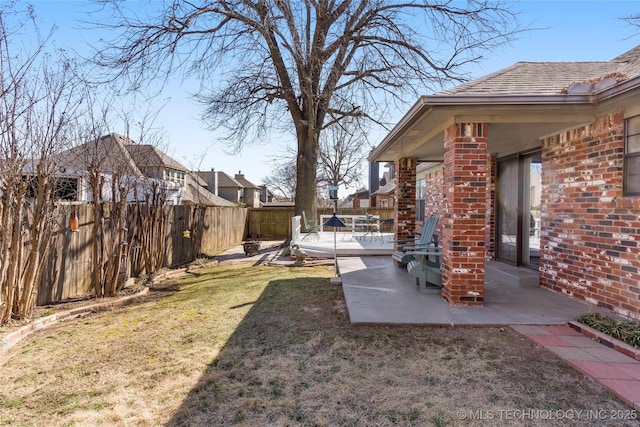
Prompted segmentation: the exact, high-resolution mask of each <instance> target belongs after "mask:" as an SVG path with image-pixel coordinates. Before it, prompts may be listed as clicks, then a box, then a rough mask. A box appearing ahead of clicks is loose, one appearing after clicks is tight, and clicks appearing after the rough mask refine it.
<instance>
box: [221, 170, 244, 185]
mask: <svg viewBox="0 0 640 427" xmlns="http://www.w3.org/2000/svg"><path fill="white" fill-rule="evenodd" d="M220 187H226V188H245V186H244V185H242V184H241V183H240V182H238V181H237V180H235V179H234V178H231V177H230V176H229V175H227V174H226V173H224V172H222V171H220V172H218V188H220Z"/></svg>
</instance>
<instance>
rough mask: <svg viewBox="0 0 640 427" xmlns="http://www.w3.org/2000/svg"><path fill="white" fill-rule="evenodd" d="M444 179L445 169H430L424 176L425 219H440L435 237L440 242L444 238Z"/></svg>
mask: <svg viewBox="0 0 640 427" xmlns="http://www.w3.org/2000/svg"><path fill="white" fill-rule="evenodd" d="M443 179H444V171H443V167H442V166H440V167H438V168H435V169H429V170H428V171H427V172H426V173H425V175H424V182H425V190H424V192H425V195H424V217H425V219H427V218H430V217H432V216H435V217H437V218H438V225H437V226H436V231H435V233H434V234H435V235H437V236H438V240H440V237H441V236H442V191H443V187H442V182H443Z"/></svg>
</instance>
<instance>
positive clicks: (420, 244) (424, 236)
mask: <svg viewBox="0 0 640 427" xmlns="http://www.w3.org/2000/svg"><path fill="white" fill-rule="evenodd" d="M437 224H438V218H437V217H431V218H429V219H428V220H426V221H425V223H424V226H423V227H422V233H421V234H420V237H419V238H418V239H404V240H395V241H394V242H395V243H397V244H398V247H397V249H396V250H395V251H394V252H393V254H392V255H391V257H392V258H393V260H394V261H396V263H397V264H398V267H404V266H406V265H407V264H408V263H409V261H412V260H413V259H414V256H413V254H412V253H411V251H416V250H420V249H427V248H428V247H429V246H430V245H432V246H438V239H437V237H436V236H434V234H433V233H434V232H435V231H436V225H437Z"/></svg>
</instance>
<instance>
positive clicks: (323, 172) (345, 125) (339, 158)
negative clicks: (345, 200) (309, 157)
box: [318, 118, 368, 187]
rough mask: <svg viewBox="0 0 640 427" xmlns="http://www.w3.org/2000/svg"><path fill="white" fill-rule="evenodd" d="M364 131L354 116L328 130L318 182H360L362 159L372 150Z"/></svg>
mask: <svg viewBox="0 0 640 427" xmlns="http://www.w3.org/2000/svg"><path fill="white" fill-rule="evenodd" d="M363 135H364V133H363V132H361V131H360V130H359V128H358V126H357V121H356V120H355V119H354V118H348V119H345V120H343V121H342V122H341V123H337V124H335V125H334V126H331V127H329V128H327V129H326V131H325V132H324V133H323V134H322V135H321V136H320V150H319V152H318V154H319V160H318V163H319V164H318V169H319V176H318V183H319V184H320V185H326V186H329V185H333V186H339V185H345V186H347V187H349V186H352V185H358V184H359V183H360V175H361V172H362V162H363V161H364V159H365V157H366V155H365V153H367V152H368V144H367V143H366V140H365V139H364V136H363Z"/></svg>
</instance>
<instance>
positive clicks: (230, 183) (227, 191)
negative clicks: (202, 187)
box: [196, 169, 262, 208]
mask: <svg viewBox="0 0 640 427" xmlns="http://www.w3.org/2000/svg"><path fill="white" fill-rule="evenodd" d="M196 174H197V175H198V176H199V177H200V178H201V179H202V180H203V181H205V182H206V183H207V189H208V190H209V191H210V192H211V193H213V194H215V195H217V196H220V197H222V198H224V199H226V200H228V201H231V202H233V203H236V204H242V205H244V206H246V207H249V208H258V207H260V196H261V191H262V190H261V188H260V187H258V186H256V185H255V184H253V183H251V182H250V181H249V180H248V179H246V178H245V177H244V174H243V173H242V172H238V173H237V174H235V176H234V177H233V178H232V177H231V176H229V175H227V174H226V173H224V172H222V171H216V170H213V169H211V170H210V171H198V172H196Z"/></svg>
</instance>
